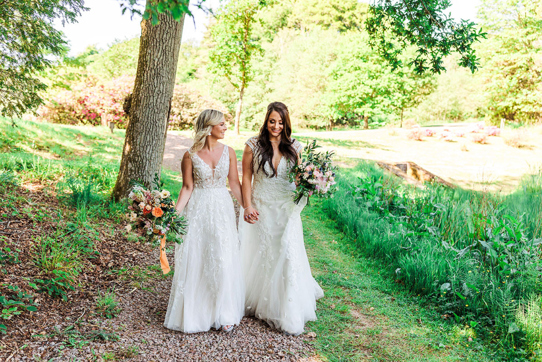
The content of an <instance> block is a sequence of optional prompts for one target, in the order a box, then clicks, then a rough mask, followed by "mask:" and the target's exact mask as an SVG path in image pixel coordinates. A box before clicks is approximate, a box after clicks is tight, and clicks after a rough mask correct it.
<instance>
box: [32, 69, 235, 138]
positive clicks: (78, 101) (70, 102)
mask: <svg viewBox="0 0 542 362" xmlns="http://www.w3.org/2000/svg"><path fill="white" fill-rule="evenodd" d="M134 79H135V78H134V77H133V76H122V77H119V78H115V79H113V80H111V81H108V82H100V81H99V80H98V79H97V78H93V77H89V78H87V79H86V80H85V81H83V82H79V83H75V84H73V85H72V86H71V87H70V89H62V90H60V91H56V92H54V93H51V94H50V95H49V99H48V100H47V102H46V104H45V105H44V106H42V107H40V109H39V110H38V113H39V115H40V118H42V119H45V120H47V121H50V122H54V123H63V124H73V125H79V124H88V125H94V126H98V125H103V126H107V125H108V124H109V122H114V123H115V124H116V126H117V127H118V128H125V127H126V125H127V123H128V116H127V115H126V113H125V112H124V109H123V104H124V100H125V99H126V97H128V95H130V93H131V92H132V90H133V88H134ZM206 108H213V109H217V110H219V111H222V112H224V114H225V115H226V120H231V119H232V117H231V115H230V114H229V112H228V109H227V108H226V106H224V105H223V104H222V103H221V102H219V101H217V100H215V99H213V98H211V97H208V96H205V95H203V94H201V93H200V92H198V91H197V90H194V89H192V88H190V87H188V86H187V85H184V84H180V85H176V86H175V89H174V91H173V99H172V101H171V113H170V122H169V127H170V128H172V129H187V128H191V127H192V125H193V122H194V120H195V119H196V117H197V115H198V114H199V113H200V112H201V111H202V110H203V109H206Z"/></svg>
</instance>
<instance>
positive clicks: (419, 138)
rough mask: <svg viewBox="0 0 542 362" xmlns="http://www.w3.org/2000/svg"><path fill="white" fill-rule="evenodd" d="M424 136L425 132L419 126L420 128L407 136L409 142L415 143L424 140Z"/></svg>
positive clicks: (415, 128) (416, 128) (413, 129)
mask: <svg viewBox="0 0 542 362" xmlns="http://www.w3.org/2000/svg"><path fill="white" fill-rule="evenodd" d="M423 134H424V131H422V129H421V128H420V127H419V126H418V127H413V128H412V129H411V130H410V131H409V132H408V134H407V138H408V139H409V140H413V141H422V140H423V138H422V137H423Z"/></svg>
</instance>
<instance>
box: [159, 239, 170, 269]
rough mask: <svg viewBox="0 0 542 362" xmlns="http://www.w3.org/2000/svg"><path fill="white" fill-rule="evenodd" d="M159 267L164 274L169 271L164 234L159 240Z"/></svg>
mask: <svg viewBox="0 0 542 362" xmlns="http://www.w3.org/2000/svg"><path fill="white" fill-rule="evenodd" d="M160 267H161V268H162V272H163V273H164V274H167V273H169V271H170V270H171V269H170V268H169V263H168V261H167V256H166V236H165V235H164V237H163V238H162V240H160Z"/></svg>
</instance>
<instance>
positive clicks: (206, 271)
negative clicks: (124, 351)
mask: <svg viewBox="0 0 542 362" xmlns="http://www.w3.org/2000/svg"><path fill="white" fill-rule="evenodd" d="M191 159H192V165H193V175H194V189H193V191H192V195H191V196H190V200H189V201H188V204H187V205H186V207H185V209H184V210H183V215H184V216H185V217H186V218H187V220H188V229H187V232H186V235H185V236H184V238H183V239H184V241H183V243H182V244H180V245H176V246H175V274H174V276H173V282H172V285H171V294H170V297H169V305H168V309H167V313H166V319H165V321H164V326H165V327H166V328H169V329H173V330H178V331H182V332H185V333H195V332H204V331H208V330H209V329H210V328H211V327H213V328H216V329H218V328H220V327H221V326H224V325H234V324H239V322H240V321H241V318H242V317H243V312H244V303H245V294H244V284H243V275H242V270H241V263H240V260H241V259H240V250H239V239H238V234H237V230H236V222H235V211H234V208H233V201H232V199H231V196H230V193H229V192H228V189H227V188H226V179H227V177H228V172H229V168H230V158H229V151H228V146H226V145H224V151H223V153H222V156H221V157H220V160H219V162H218V164H217V165H216V168H215V170H214V172H213V170H212V169H211V167H210V166H209V165H208V164H207V163H205V162H204V161H203V160H202V159H201V158H200V157H199V156H198V155H197V154H194V155H193V156H192V157H191Z"/></svg>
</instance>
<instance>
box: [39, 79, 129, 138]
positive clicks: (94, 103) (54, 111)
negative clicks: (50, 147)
mask: <svg viewBox="0 0 542 362" xmlns="http://www.w3.org/2000/svg"><path fill="white" fill-rule="evenodd" d="M133 84H134V78H133V77H129V76H123V77H119V78H116V79H113V80H111V81H107V82H100V81H99V80H98V79H97V78H93V77H89V78H87V79H86V80H85V81H84V82H80V83H75V84H73V85H72V87H71V89H62V90H60V91H58V92H56V93H55V94H53V95H51V96H50V97H49V99H48V101H47V102H46V104H45V105H44V106H42V107H40V109H39V110H38V113H39V115H40V117H41V118H43V119H45V120H48V121H50V122H54V123H63V124H88V125H94V126H97V125H104V126H107V125H108V122H115V123H116V124H117V126H118V127H120V128H123V127H125V125H126V121H127V117H126V114H125V113H124V110H123V108H122V106H123V104H124V99H125V98H126V96H127V95H128V94H129V93H130V92H131V91H132V88H133Z"/></svg>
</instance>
